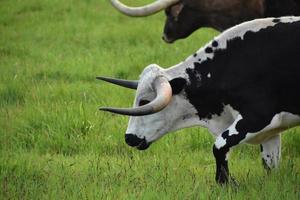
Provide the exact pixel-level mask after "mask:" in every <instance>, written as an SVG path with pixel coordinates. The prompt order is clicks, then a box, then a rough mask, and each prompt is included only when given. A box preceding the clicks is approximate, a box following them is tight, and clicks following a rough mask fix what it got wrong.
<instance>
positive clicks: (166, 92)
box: [100, 76, 172, 116]
mask: <svg viewBox="0 0 300 200" xmlns="http://www.w3.org/2000/svg"><path fill="white" fill-rule="evenodd" d="M153 86H154V90H155V92H156V98H155V99H154V100H153V101H151V102H150V103H148V104H146V105H143V106H140V107H136V108H100V110H103V111H108V112H112V113H116V114H121V115H129V116H142V115H150V114H153V113H157V112H159V111H161V110H162V109H164V108H165V107H166V106H167V105H168V104H169V103H170V101H171V99H172V88H171V85H170V83H169V82H168V80H167V79H166V78H165V77H162V76H159V77H157V78H156V79H155V80H154V82H153Z"/></svg>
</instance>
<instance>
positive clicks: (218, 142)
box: [215, 136, 226, 149]
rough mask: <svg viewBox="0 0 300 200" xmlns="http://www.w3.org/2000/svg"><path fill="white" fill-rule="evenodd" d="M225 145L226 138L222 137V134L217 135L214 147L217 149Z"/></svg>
mask: <svg viewBox="0 0 300 200" xmlns="http://www.w3.org/2000/svg"><path fill="white" fill-rule="evenodd" d="M225 145H226V139H224V138H223V137H222V136H219V137H217V139H216V142H215V147H216V148H217V149H220V148H222V147H224V146H225Z"/></svg>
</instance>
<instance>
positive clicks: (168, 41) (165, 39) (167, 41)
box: [162, 34, 175, 44]
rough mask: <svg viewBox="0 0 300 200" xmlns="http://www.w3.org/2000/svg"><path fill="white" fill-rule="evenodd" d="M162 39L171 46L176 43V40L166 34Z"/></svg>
mask: <svg viewBox="0 0 300 200" xmlns="http://www.w3.org/2000/svg"><path fill="white" fill-rule="evenodd" d="M162 39H163V41H165V42H166V43H169V44H171V43H173V42H174V41H175V40H172V39H170V38H168V37H167V35H166V34H163V36H162Z"/></svg>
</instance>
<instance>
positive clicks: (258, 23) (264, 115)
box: [111, 17, 300, 183]
mask: <svg viewBox="0 0 300 200" xmlns="http://www.w3.org/2000/svg"><path fill="white" fill-rule="evenodd" d="M299 35H300V17H282V18H266V19H258V20H254V21H250V22H246V23H243V24H240V25H238V26H235V27H233V28H231V29H229V30H227V31H225V32H223V33H222V34H221V35H219V36H217V37H216V38H214V39H213V40H212V41H211V42H209V43H208V44H207V45H205V46H204V47H203V48H201V49H200V50H198V51H197V52H196V53H194V54H193V55H191V56H190V57H188V58H187V59H186V60H185V61H183V62H181V63H179V64H177V65H175V66H173V67H171V68H168V69H163V68H160V67H159V66H157V65H155V64H152V65H150V66H148V67H146V68H145V70H144V71H143V73H142V74H141V75H140V80H139V81H138V87H137V93H136V98H135V103H134V107H135V108H139V107H140V106H143V105H145V104H148V103H149V104H150V102H152V101H153V99H155V97H156V95H157V93H156V92H155V90H154V89H153V88H154V87H153V84H152V83H153V82H154V81H155V80H156V79H157V78H158V77H160V78H162V77H164V78H165V79H167V81H168V82H169V84H170V86H171V89H172V92H173V95H172V97H171V100H170V101H168V104H166V106H164V108H163V109H162V110H160V111H157V112H156V113H148V114H149V115H143V116H131V117H130V120H129V124H128V128H127V131H126V135H125V138H126V142H127V143H128V144H129V145H130V146H134V147H136V148H138V149H146V148H148V147H149V146H150V144H151V143H153V142H154V141H156V140H158V139H159V138H160V137H162V136H163V135H164V134H166V133H168V132H170V131H174V130H178V129H182V128H185V127H191V126H202V127H206V128H208V129H209V130H210V132H211V133H212V134H213V135H214V136H215V137H216V140H215V143H214V145H213V154H214V156H215V159H216V181H217V182H219V183H226V182H227V181H228V180H229V177H230V175H229V169H228V164H227V162H228V154H229V151H230V149H231V148H232V147H234V146H236V145H238V144H241V143H250V144H260V145H261V149H262V159H263V161H264V166H265V167H266V168H273V167H277V166H278V163H279V159H280V133H281V132H282V131H284V130H286V129H288V128H291V127H294V126H297V125H299V124H300V103H299V102H300V95H299V91H300V84H299V80H300V62H299V55H300V37H299ZM111 112H115V111H111Z"/></svg>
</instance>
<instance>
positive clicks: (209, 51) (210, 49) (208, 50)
mask: <svg viewBox="0 0 300 200" xmlns="http://www.w3.org/2000/svg"><path fill="white" fill-rule="evenodd" d="M212 52H213V49H212V48H211V47H206V48H205V53H212Z"/></svg>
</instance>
